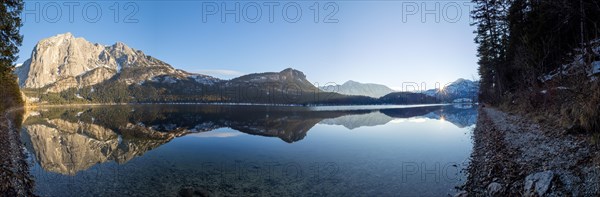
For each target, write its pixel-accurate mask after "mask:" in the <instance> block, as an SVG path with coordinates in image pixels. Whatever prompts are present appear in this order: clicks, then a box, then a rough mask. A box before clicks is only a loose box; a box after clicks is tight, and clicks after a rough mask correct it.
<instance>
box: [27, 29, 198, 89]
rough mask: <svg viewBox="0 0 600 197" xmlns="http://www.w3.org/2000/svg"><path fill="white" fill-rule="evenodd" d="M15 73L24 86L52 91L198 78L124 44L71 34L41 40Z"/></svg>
mask: <svg viewBox="0 0 600 197" xmlns="http://www.w3.org/2000/svg"><path fill="white" fill-rule="evenodd" d="M16 74H17V75H18V76H19V85H20V86H21V87H23V88H47V90H48V91H49V92H60V91H63V90H66V89H68V88H73V87H78V88H81V87H85V86H91V85H95V84H98V83H101V82H104V81H106V80H108V79H111V78H115V79H116V80H118V81H120V82H125V83H126V84H133V83H143V81H146V80H152V79H153V78H155V77H157V76H162V75H170V76H173V77H174V78H177V79H184V78H190V77H195V78H198V76H195V75H193V74H189V73H185V72H181V71H178V70H176V69H174V68H173V67H171V66H170V65H169V64H167V63H165V62H163V61H160V60H158V59H156V58H153V57H151V56H147V55H145V54H144V53H143V52H142V51H140V50H135V49H133V48H130V47H128V46H127V45H125V44H124V43H121V42H117V43H116V44H114V45H112V46H104V45H101V44H97V43H91V42H89V41H87V40H85V39H84V38H76V37H74V36H73V35H72V34H71V33H65V34H59V35H56V36H53V37H50V38H47V39H43V40H41V41H39V42H38V44H37V45H36V46H35V48H34V50H33V52H32V54H31V58H30V59H29V60H27V61H25V62H24V63H23V65H22V66H20V67H18V68H17V70H16Z"/></svg>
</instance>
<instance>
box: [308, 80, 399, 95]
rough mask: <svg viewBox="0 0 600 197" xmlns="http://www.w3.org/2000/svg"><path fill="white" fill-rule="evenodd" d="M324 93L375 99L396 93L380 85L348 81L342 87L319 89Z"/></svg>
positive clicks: (333, 86) (330, 86)
mask: <svg viewBox="0 0 600 197" xmlns="http://www.w3.org/2000/svg"><path fill="white" fill-rule="evenodd" d="M319 88H320V89H321V90H322V91H326V92H336V93H340V94H345V95H354V96H368V97H373V98H379V97H382V96H385V95H386V94H389V93H392V92H394V90H392V89H391V88H389V87H387V86H385V85H380V84H372V83H359V82H356V81H352V80H350V81H347V82H346V83H344V84H342V85H328V86H323V87H319Z"/></svg>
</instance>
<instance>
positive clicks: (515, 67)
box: [472, 0, 600, 131]
mask: <svg viewBox="0 0 600 197" xmlns="http://www.w3.org/2000/svg"><path fill="white" fill-rule="evenodd" d="M473 3H475V4H476V5H475V9H474V10H473V11H472V17H473V18H474V19H475V23H474V25H476V26H477V30H476V32H475V33H476V38H475V42H476V43H477V44H478V45H479V47H478V56H479V62H478V63H479V66H480V67H479V74H480V75H481V88H480V92H479V94H480V96H479V98H480V100H481V101H482V102H484V103H487V104H491V105H495V106H499V107H501V108H503V109H505V110H512V111H517V112H524V113H526V114H528V115H531V117H535V118H536V119H538V120H540V121H543V120H549V121H557V122H559V124H560V126H563V127H565V128H567V129H568V130H570V131H584V130H585V131H599V130H600V118H599V117H600V112H599V111H600V90H599V89H600V88H599V87H600V86H599V85H598V74H599V72H598V69H600V68H599V66H600V62H599V60H600V55H599V49H600V42H599V40H598V39H600V34H599V33H600V31H599V29H600V27H599V25H600V1H597V0H473Z"/></svg>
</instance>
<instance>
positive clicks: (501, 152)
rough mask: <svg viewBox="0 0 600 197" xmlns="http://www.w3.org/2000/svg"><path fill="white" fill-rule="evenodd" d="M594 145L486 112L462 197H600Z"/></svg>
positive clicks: (599, 155) (599, 163)
mask: <svg viewBox="0 0 600 197" xmlns="http://www.w3.org/2000/svg"><path fill="white" fill-rule="evenodd" d="M591 139H592V137H591V135H589V134H567V132H564V131H563V130H562V129H560V128H558V127H553V126H551V125H539V124H536V123H534V122H532V121H529V120H527V119H526V118H523V117H521V116H518V115H513V114H508V113H505V112H502V111H499V110H497V109H494V108H489V107H481V108H480V109H479V116H478V121H477V127H476V129H475V131H474V133H473V141H474V148H473V153H472V161H471V165H470V166H469V168H468V172H469V176H468V179H467V182H466V184H465V186H464V188H463V189H464V190H465V191H466V192H463V193H460V194H457V196H465V195H467V194H468V196H600V191H599V190H600V151H599V148H598V145H597V144H594V143H592V140H591Z"/></svg>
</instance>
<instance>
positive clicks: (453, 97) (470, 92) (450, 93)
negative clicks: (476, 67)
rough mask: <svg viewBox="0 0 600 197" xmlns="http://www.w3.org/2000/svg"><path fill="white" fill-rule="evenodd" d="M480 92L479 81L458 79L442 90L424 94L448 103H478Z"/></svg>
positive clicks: (433, 90)
mask: <svg viewBox="0 0 600 197" xmlns="http://www.w3.org/2000/svg"><path fill="white" fill-rule="evenodd" d="M478 92H479V81H471V80H468V79H458V80H456V81H454V82H452V83H450V84H448V85H446V86H445V87H443V88H441V89H430V90H427V91H424V92H423V94H426V95H428V96H433V97H436V98H438V99H440V100H442V101H446V102H476V101H478V98H477V93H478Z"/></svg>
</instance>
